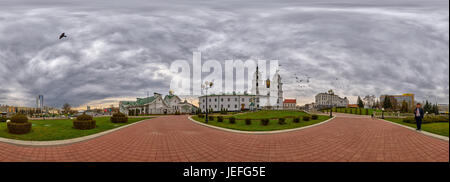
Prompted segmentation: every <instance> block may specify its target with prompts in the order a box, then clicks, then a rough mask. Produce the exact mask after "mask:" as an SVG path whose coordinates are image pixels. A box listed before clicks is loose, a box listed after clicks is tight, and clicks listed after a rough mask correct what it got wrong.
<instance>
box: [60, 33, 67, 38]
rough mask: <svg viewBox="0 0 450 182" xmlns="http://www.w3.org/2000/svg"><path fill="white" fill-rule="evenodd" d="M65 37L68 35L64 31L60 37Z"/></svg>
mask: <svg viewBox="0 0 450 182" xmlns="http://www.w3.org/2000/svg"><path fill="white" fill-rule="evenodd" d="M64 37H67V36H66V34H65V33H64V32H63V33H62V34H61V35H60V36H59V39H62V38H64Z"/></svg>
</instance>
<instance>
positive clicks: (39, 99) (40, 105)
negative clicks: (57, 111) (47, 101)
mask: <svg viewBox="0 0 450 182" xmlns="http://www.w3.org/2000/svg"><path fill="white" fill-rule="evenodd" d="M36 108H38V109H41V110H42V109H44V96H43V95H38V96H37V98H36Z"/></svg>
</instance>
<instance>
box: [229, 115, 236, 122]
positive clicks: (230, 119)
mask: <svg viewBox="0 0 450 182" xmlns="http://www.w3.org/2000/svg"><path fill="white" fill-rule="evenodd" d="M228 120H229V121H230V124H234V123H236V118H234V117H230V118H229V119H228Z"/></svg>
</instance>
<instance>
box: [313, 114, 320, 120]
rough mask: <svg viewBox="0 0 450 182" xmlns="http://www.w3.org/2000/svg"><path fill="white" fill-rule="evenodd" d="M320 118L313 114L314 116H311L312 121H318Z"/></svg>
mask: <svg viewBox="0 0 450 182" xmlns="http://www.w3.org/2000/svg"><path fill="white" fill-rule="evenodd" d="M318 118H319V116H317V114H313V115H312V116H311V119H312V120H316V119H318Z"/></svg>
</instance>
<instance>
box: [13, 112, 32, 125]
mask: <svg viewBox="0 0 450 182" xmlns="http://www.w3.org/2000/svg"><path fill="white" fill-rule="evenodd" d="M11 122H13V123H26V122H28V117H27V116H25V115H23V114H16V115H14V116H13V117H11Z"/></svg>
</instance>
